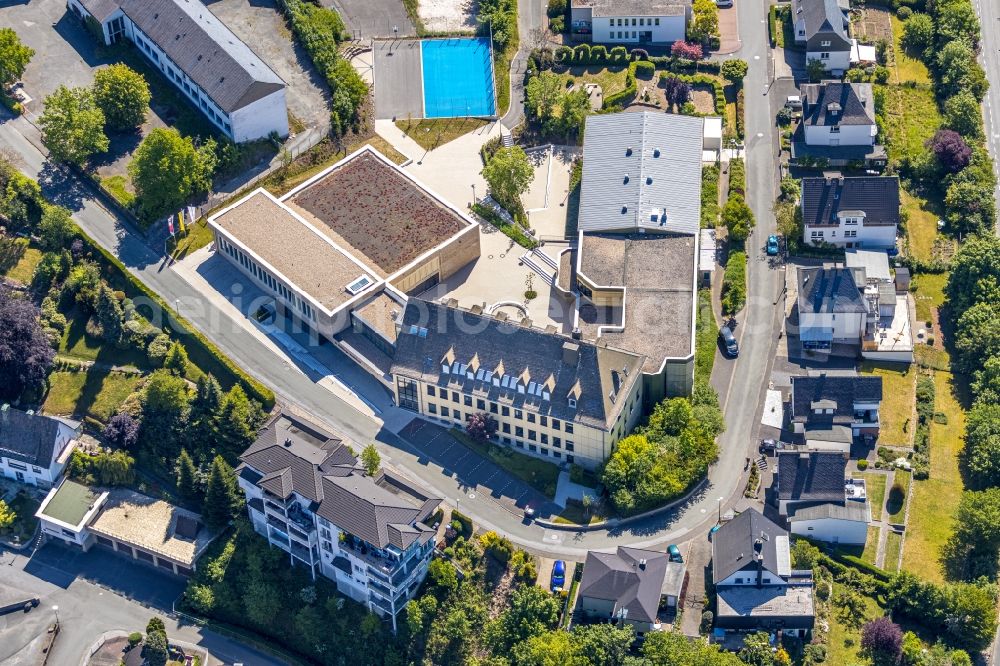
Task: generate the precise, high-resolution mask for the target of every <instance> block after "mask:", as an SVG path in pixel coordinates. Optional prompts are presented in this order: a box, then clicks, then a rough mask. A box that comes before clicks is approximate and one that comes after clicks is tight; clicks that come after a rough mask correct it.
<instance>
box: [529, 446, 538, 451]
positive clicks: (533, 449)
mask: <svg viewBox="0 0 1000 666" xmlns="http://www.w3.org/2000/svg"><path fill="white" fill-rule="evenodd" d="M528 450H529V451H531V452H532V453H538V447H537V446H535V445H534V444H528Z"/></svg>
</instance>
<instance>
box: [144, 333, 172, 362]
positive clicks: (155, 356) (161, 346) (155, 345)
mask: <svg viewBox="0 0 1000 666" xmlns="http://www.w3.org/2000/svg"><path fill="white" fill-rule="evenodd" d="M170 344H171V343H170V336H169V335H167V334H166V333H160V334H159V335H157V336H156V337H155V338H153V341H152V342H150V343H149V346H148V347H147V348H146V357H147V358H148V359H149V364H150V365H152V366H154V367H157V368H159V367H161V366H162V365H163V361H164V360H165V359H166V358H167V352H169V351H170Z"/></svg>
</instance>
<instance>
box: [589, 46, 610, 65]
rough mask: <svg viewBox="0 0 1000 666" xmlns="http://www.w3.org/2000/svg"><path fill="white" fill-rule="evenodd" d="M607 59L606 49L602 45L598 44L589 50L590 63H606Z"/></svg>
mask: <svg viewBox="0 0 1000 666" xmlns="http://www.w3.org/2000/svg"><path fill="white" fill-rule="evenodd" d="M607 59H608V49H607V47H605V46H604V45H603V44H598V45H597V46H593V47H591V49H590V61H591V62H597V63H600V62H606V61H607Z"/></svg>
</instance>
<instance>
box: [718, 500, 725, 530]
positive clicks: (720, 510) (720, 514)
mask: <svg viewBox="0 0 1000 666" xmlns="http://www.w3.org/2000/svg"><path fill="white" fill-rule="evenodd" d="M724 499H725V498H724V497H720V498H719V524H720V525H721V524H722V500H724Z"/></svg>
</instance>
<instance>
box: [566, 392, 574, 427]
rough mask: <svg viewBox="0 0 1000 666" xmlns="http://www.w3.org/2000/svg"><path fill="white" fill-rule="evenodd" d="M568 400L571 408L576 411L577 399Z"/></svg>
mask: <svg viewBox="0 0 1000 666" xmlns="http://www.w3.org/2000/svg"><path fill="white" fill-rule="evenodd" d="M567 400H568V404H569V408H570V409H576V399H575V398H568V399H567ZM568 425H569V424H567V427H568Z"/></svg>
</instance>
